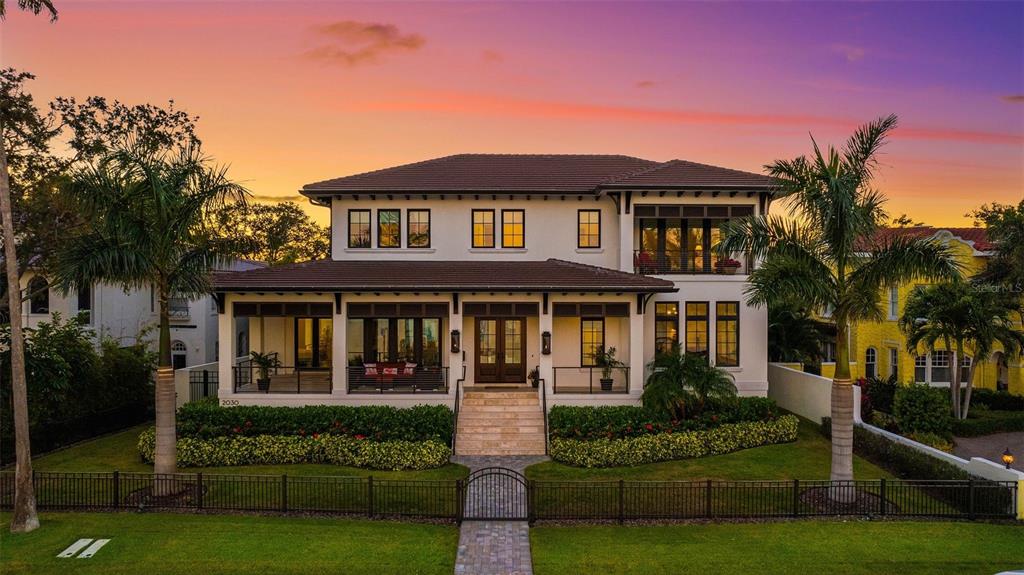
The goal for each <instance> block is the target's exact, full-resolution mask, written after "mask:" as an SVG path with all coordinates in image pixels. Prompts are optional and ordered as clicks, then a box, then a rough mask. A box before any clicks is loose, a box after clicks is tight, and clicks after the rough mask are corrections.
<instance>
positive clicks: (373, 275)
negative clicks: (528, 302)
mask: <svg viewBox="0 0 1024 575" xmlns="http://www.w3.org/2000/svg"><path fill="white" fill-rule="evenodd" d="M214 286H215V288H216V290H217V291H219V292H253V291H280V292H286V291H292V292H294V291H314V292H317V291H318V292H365V291H369V292H375V291H377V292H419V291H447V292H450V291H458V292H467V291H481V292H486V291H503V292H545V291H547V292H630V293H655V292H674V291H676V287H675V286H674V284H673V283H672V282H670V281H666V280H663V279H659V278H653V277H648V276H643V275H636V274H631V273H626V272H621V271H618V270H612V269H608V268H602V267H597V266H590V265H585V264H579V263H574V262H567V261H564V260H557V259H549V260H544V261H514V262H497V261H422V260H420V261H353V260H345V261H335V260H320V261H315V262H305V263H301V264H292V265H284V266H276V267H270V268H261V269H253V270H246V271H239V272H220V273H217V274H215V275H214Z"/></svg>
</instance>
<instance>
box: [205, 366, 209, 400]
mask: <svg viewBox="0 0 1024 575" xmlns="http://www.w3.org/2000/svg"><path fill="white" fill-rule="evenodd" d="M203 397H210V372H209V371H207V370H205V369H204V370H203Z"/></svg>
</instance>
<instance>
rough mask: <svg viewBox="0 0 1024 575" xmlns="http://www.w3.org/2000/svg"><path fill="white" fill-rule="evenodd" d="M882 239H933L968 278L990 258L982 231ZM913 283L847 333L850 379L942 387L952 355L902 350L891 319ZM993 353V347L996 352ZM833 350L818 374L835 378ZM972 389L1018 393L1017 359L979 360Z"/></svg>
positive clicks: (927, 230)
mask: <svg viewBox="0 0 1024 575" xmlns="http://www.w3.org/2000/svg"><path fill="white" fill-rule="evenodd" d="M881 233H882V234H883V237H884V235H894V234H901V235H909V236H913V237H925V238H933V239H935V240H936V241H939V242H942V243H945V244H947V245H949V246H950V247H951V248H952V250H953V252H954V253H955V254H956V258H957V260H958V261H960V262H961V263H962V264H963V265H964V266H965V270H966V272H965V273H966V274H967V275H968V276H970V275H974V274H975V273H977V272H978V271H980V270H981V269H982V267H983V266H984V265H985V260H986V258H988V257H989V255H991V251H990V250H991V249H992V245H991V244H990V243H989V242H988V239H987V237H986V234H985V229H984V228H932V227H923V226H919V227H903V228H886V229H885V230H883V231H882V232H881ZM916 285H921V284H905V285H902V286H900V287H899V288H894V289H891V290H888V292H887V293H885V294H882V295H883V297H884V301H883V302H882V303H883V306H884V309H885V312H886V314H885V319H883V320H882V321H881V322H871V321H861V322H857V323H855V324H854V325H853V326H852V327H851V329H850V348H851V349H850V362H851V363H850V373H851V374H852V375H853V377H854V379H857V378H861V377H871V376H877V377H883V378H884V377H889V376H890V375H892V374H893V373H895V374H896V377H897V379H898V380H899V381H903V382H906V381H910V378H911V377H913V380H914V381H917V382H926V383H929V384H931V385H935V386H948V385H949V381H950V375H951V370H950V367H951V366H950V365H949V363H950V361H951V360H952V354H950V353H949V352H948V351H946V350H945V349H936V350H935V351H934V352H933V353H931V354H926V353H924V352H923V351H922V353H921V354H920V355H917V354H911V353H908V352H907V344H906V341H907V340H906V337H904V335H903V332H901V331H900V328H899V325H898V323H897V320H898V319H899V317H900V315H901V314H902V313H903V305H904V303H905V302H906V301H907V297H908V296H909V294H910V291H911V290H912V289H914V287H915V286H916ZM825 315H826V317H827V315H828V314H827V313H826V314H825ZM997 349H998V348H997ZM834 358H835V346H834V345H826V349H825V358H824V361H823V362H822V364H821V375H823V376H825V377H832V376H833V375H834V374H835V363H834ZM970 361H971V358H970V357H968V358H965V360H964V361H963V362H962V363H961V367H962V368H963V369H962V377H966V376H967V369H966V368H967V367H968V366H970ZM974 385H975V387H979V388H985V389H1002V390H1009V391H1010V392H1011V393H1015V394H1024V366H1022V364H1021V358H1020V357H1019V356H1013V357H1008V356H1006V355H1005V354H1004V353H1003V352H1002V351H996V352H995V353H993V354H992V356H991V357H990V359H989V360H988V361H985V362H982V363H981V364H979V365H978V368H977V370H976V372H975V375H974Z"/></svg>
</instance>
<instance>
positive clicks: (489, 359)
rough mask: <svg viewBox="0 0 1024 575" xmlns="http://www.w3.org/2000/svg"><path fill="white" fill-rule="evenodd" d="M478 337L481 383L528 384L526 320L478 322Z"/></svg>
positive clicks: (488, 319) (490, 319) (477, 373)
mask: <svg viewBox="0 0 1024 575" xmlns="http://www.w3.org/2000/svg"><path fill="white" fill-rule="evenodd" d="M476 334H477V337H476V381H477V382H478V383H523V382H525V381H526V320H525V319H523V318H478V319H477V320H476Z"/></svg>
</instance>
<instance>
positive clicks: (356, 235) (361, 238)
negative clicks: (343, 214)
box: [348, 210, 370, 248]
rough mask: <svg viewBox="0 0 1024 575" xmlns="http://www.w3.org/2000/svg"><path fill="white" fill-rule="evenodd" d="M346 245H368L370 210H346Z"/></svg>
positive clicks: (364, 246) (354, 246)
mask: <svg viewBox="0 0 1024 575" xmlns="http://www.w3.org/2000/svg"><path fill="white" fill-rule="evenodd" d="M348 247H350V248H368V247H370V210H349V211H348Z"/></svg>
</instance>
